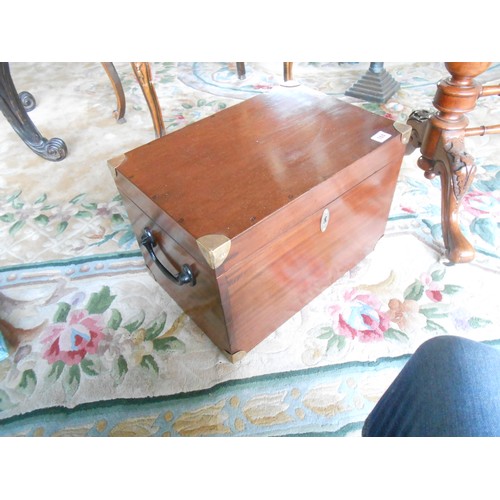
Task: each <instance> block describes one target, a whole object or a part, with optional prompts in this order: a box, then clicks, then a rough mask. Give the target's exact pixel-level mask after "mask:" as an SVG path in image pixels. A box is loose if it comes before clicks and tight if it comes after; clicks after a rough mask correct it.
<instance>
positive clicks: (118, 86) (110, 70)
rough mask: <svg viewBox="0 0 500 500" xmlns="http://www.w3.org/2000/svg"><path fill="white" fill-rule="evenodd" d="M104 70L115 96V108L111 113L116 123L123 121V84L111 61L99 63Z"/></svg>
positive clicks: (124, 106) (124, 105)
mask: <svg viewBox="0 0 500 500" xmlns="http://www.w3.org/2000/svg"><path fill="white" fill-rule="evenodd" d="M101 65H102V67H103V68H104V71H106V74H107V75H108V77H109V79H110V81H111V85H113V90H114V91H115V96H116V110H115V112H114V113H113V115H114V117H115V118H116V121H117V122H118V123H124V122H125V108H126V104H125V93H124V92H123V85H122V82H121V80H120V77H119V76H118V73H117V71H116V68H115V65H114V64H113V63H111V62H103V63H101Z"/></svg>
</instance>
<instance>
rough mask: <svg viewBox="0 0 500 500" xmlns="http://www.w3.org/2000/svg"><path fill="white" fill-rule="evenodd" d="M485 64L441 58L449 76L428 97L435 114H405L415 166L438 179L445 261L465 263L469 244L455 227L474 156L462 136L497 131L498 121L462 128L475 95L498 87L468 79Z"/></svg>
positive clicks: (495, 91) (471, 252)
mask: <svg viewBox="0 0 500 500" xmlns="http://www.w3.org/2000/svg"><path fill="white" fill-rule="evenodd" d="M489 66H490V63H446V68H447V70H448V71H449V73H450V74H451V76H450V77H448V78H445V79H443V80H441V81H440V82H439V84H438V89H437V91H436V95H435V97H434V101H433V104H434V107H435V108H436V109H437V112H436V113H429V112H427V111H416V112H414V113H412V114H411V115H410V118H409V120H408V125H410V126H411V127H412V137H411V146H412V147H414V148H419V149H420V152H421V153H422V156H421V157H420V158H419V160H418V166H419V167H420V168H421V169H422V170H424V171H425V176H426V177H427V178H429V179H430V178H432V177H434V176H435V175H439V176H440V179H441V224H442V230H443V239H444V245H445V248H446V252H447V257H448V258H449V259H450V261H451V262H454V263H460V262H470V261H471V260H473V259H474V257H475V250H474V248H473V246H472V245H471V244H470V243H469V241H467V239H466V238H465V236H464V235H463V234H462V232H461V230H460V226H459V208H460V203H461V201H462V198H463V196H464V195H465V194H466V193H467V191H468V190H469V187H470V186H471V184H472V181H473V179H474V175H475V173H476V166H475V164H474V159H473V158H472V156H470V155H469V154H468V153H467V152H466V151H465V147H464V138H465V137H469V136H474V135H484V134H488V133H490V134H491V133H499V132H500V126H499V125H493V126H488V127H476V128H467V125H468V123H469V121H468V119H467V118H466V116H465V114H466V113H467V112H470V111H472V110H473V109H474V108H475V106H476V102H477V99H478V98H479V97H484V96H488V95H496V94H500V86H498V85H495V86H484V87H483V86H482V85H481V84H479V83H477V82H476V81H475V80H474V78H475V77H476V76H478V75H480V74H481V73H483V72H484V71H486V69H488V67H489Z"/></svg>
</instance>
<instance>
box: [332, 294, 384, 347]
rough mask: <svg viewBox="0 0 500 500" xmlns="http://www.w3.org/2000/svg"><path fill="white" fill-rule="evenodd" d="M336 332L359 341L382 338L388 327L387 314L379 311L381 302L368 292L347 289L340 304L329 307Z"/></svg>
mask: <svg viewBox="0 0 500 500" xmlns="http://www.w3.org/2000/svg"><path fill="white" fill-rule="evenodd" d="M330 312H331V313H332V315H333V320H334V326H336V330H337V333H338V334H339V335H343V336H345V337H350V338H352V339H355V338H357V339H359V340H360V341H361V342H370V341H373V340H383V338H384V332H386V331H387V330H388V328H389V323H390V321H389V316H388V315H387V313H384V312H382V311H381V303H380V301H379V300H378V298H377V297H375V296H374V295H370V294H363V293H358V292H356V291H355V290H351V291H347V292H346V294H345V295H344V303H343V304H342V305H334V306H332V307H331V308H330Z"/></svg>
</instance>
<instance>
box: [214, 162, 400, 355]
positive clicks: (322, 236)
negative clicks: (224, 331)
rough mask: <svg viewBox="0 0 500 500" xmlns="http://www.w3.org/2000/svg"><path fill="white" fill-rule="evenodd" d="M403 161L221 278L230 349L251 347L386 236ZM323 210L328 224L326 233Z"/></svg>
mask: <svg viewBox="0 0 500 500" xmlns="http://www.w3.org/2000/svg"><path fill="white" fill-rule="evenodd" d="M400 163H401V162H400V160H399V159H398V160H396V161H393V162H391V163H390V164H389V165H387V166H386V167H385V168H383V169H381V170H380V171H378V172H377V173H375V174H373V175H372V176H370V177H369V178H368V179H366V180H365V181H363V182H362V183H360V184H358V186H356V187H354V188H353V189H351V190H350V191H348V192H347V193H345V194H344V195H343V196H341V197H340V198H338V199H337V200H335V201H334V202H332V203H331V204H329V205H328V206H326V207H323V208H322V209H321V210H318V211H317V212H316V213H315V214H314V215H312V216H311V217H309V218H307V219H306V220H305V221H303V222H301V223H300V224H298V225H297V226H296V227H295V228H294V229H293V230H291V231H289V232H287V233H286V234H285V235H283V236H282V237H281V238H280V239H279V240H276V241H274V242H273V243H271V244H269V245H267V246H266V247H265V248H263V249H262V250H261V251H259V252H257V253H256V254H255V255H254V256H253V258H251V259H247V260H246V261H245V262H243V263H242V264H241V265H238V266H235V267H234V268H233V269H231V270H230V271H228V272H227V273H225V274H224V275H222V276H221V277H219V278H218V281H219V288H220V290H221V292H222V297H223V307H224V308H225V309H230V310H231V319H230V321H229V322H228V324H227V326H228V330H229V337H230V339H231V352H238V351H248V350H250V349H251V348H252V347H254V346H255V345H256V344H257V343H259V342H260V341H262V340H263V339H264V338H265V337H266V336H268V335H269V334H270V333H272V332H273V331H274V330H275V329H276V328H278V327H279V326H280V325H281V324H283V323H284V322H285V321H286V320H288V319H289V318H291V317H292V316H293V315H294V314H295V313H297V312H298V311H300V310H301V309H302V308H303V307H304V306H305V305H306V304H307V303H308V302H310V301H311V300H312V299H314V298H315V297H316V296H318V295H319V294H320V293H321V292H322V291H323V290H324V289H325V288H327V287H328V286H329V285H331V284H332V283H333V282H335V280H337V279H338V278H340V277H341V276H342V275H343V274H344V273H346V272H347V271H348V270H349V269H351V268H352V267H353V266H355V265H356V264H358V263H359V262H360V261H361V260H362V259H363V258H364V257H366V255H367V254H368V253H370V252H371V251H372V250H373V248H374V246H375V244H376V243H377V241H378V239H379V238H380V237H381V236H382V235H383V233H384V229H385V225H386V222H387V217H388V213H389V209H390V204H391V201H392V198H393V194H394V189H395V183H396V180H397V176H398V173H399V167H400ZM324 208H327V209H328V210H329V217H330V219H329V223H328V226H327V227H326V229H325V231H324V232H322V231H321V219H322V216H323V212H324Z"/></svg>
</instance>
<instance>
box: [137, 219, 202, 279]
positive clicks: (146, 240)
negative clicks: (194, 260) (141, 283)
mask: <svg viewBox="0 0 500 500" xmlns="http://www.w3.org/2000/svg"><path fill="white" fill-rule="evenodd" d="M141 245H143V246H144V247H145V248H146V250H147V251H148V253H149V256H150V257H151V259H152V261H153V262H154V263H155V264H156V265H157V266H158V269H160V271H161V272H162V273H163V274H164V275H165V276H166V277H167V278H168V279H169V280H171V281H173V282H174V283H176V284H177V285H186V284H187V283H191V286H194V285H196V278H195V276H194V274H193V272H192V271H191V268H190V267H189V266H188V265H187V264H183V265H182V271H181V272H180V273H178V274H176V275H174V274H172V273H171V272H170V271H169V270H168V269H167V268H166V267H165V266H164V265H163V264H162V263H161V262H160V261H159V260H158V257H157V256H156V254H155V252H154V250H153V248H154V247H155V246H156V240H155V238H154V236H153V232H152V231H151V229H150V228H149V227H145V228H144V230H143V232H142V236H141Z"/></svg>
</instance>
